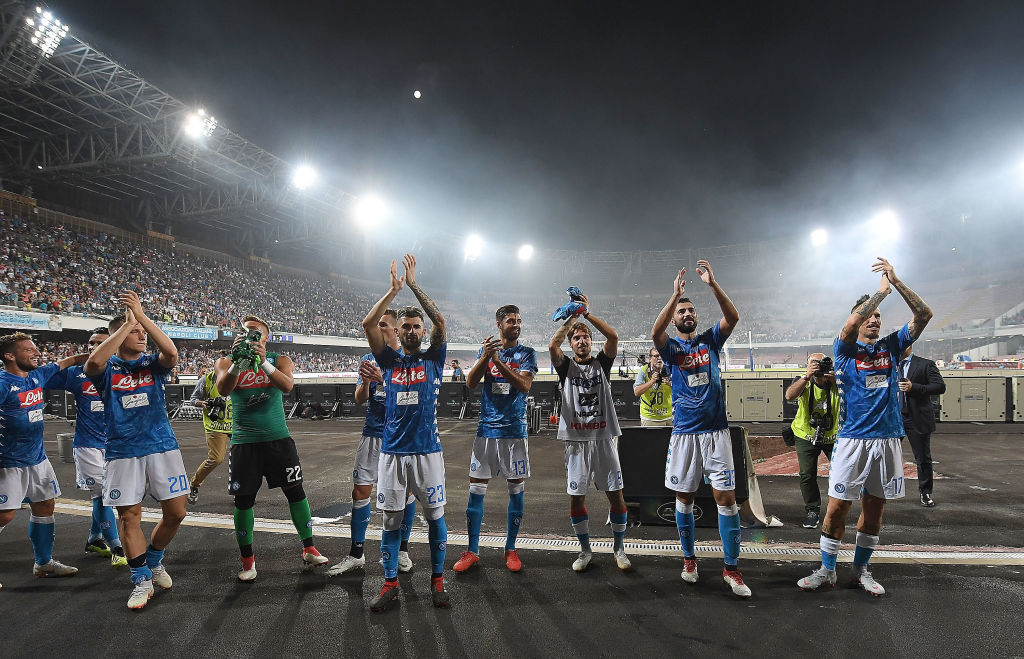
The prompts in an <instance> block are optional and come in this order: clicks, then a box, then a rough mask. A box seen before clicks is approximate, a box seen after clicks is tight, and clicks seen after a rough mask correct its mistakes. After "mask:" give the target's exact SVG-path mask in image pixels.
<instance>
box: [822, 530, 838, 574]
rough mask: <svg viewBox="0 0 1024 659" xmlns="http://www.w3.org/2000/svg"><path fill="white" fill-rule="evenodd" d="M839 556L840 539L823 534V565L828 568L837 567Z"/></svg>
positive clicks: (833, 569)
mask: <svg viewBox="0 0 1024 659" xmlns="http://www.w3.org/2000/svg"><path fill="white" fill-rule="evenodd" d="M838 558H839V541H838V540H836V539H835V538H830V537H828V536H827V535H822V536H821V566H822V567H823V568H825V569H827V570H832V571H833V572H834V571H835V569H836V559H838Z"/></svg>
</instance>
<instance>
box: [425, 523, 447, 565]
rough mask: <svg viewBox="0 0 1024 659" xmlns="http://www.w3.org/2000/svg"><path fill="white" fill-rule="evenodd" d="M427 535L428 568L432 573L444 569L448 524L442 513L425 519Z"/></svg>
mask: <svg viewBox="0 0 1024 659" xmlns="http://www.w3.org/2000/svg"><path fill="white" fill-rule="evenodd" d="M427 536H428V537H429V539H430V569H431V570H432V574H435V575H436V574H441V572H443V571H444V556H445V551H446V549H447V546H448V525H447V524H446V523H445V521H444V515H441V516H440V517H439V518H437V519H428V520H427Z"/></svg>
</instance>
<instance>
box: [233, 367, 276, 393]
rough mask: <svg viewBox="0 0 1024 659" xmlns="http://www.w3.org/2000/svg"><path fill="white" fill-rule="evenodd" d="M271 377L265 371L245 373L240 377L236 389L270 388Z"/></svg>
mask: <svg viewBox="0 0 1024 659" xmlns="http://www.w3.org/2000/svg"><path fill="white" fill-rule="evenodd" d="M269 386H270V376H269V375H267V374H266V373H264V372H263V371H260V372H258V373H257V372H256V371H253V370H249V371H243V372H242V374H241V375H239V376H238V384H236V385H235V389H256V388H257V387H269Z"/></svg>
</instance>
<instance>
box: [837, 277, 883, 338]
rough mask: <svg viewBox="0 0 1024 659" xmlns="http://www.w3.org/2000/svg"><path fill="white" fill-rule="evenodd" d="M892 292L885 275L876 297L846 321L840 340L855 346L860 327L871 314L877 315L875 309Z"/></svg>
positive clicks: (865, 303)
mask: <svg viewBox="0 0 1024 659" xmlns="http://www.w3.org/2000/svg"><path fill="white" fill-rule="evenodd" d="M891 292H892V288H891V287H890V286H889V279H888V277H886V276H885V275H884V274H883V275H882V281H881V283H879V284H878V291H876V292H875V294H874V295H872V296H871V297H869V298H868V299H867V300H865V301H864V303H863V304H861V305H860V306H858V307H857V308H856V309H854V310H853V313H851V314H850V317H849V318H847V319H846V324H845V325H843V329H842V330H841V331H840V332H839V340H840V341H842V342H843V343H845V344H846V345H853V344H854V343H856V342H857V335H858V333H859V332H860V326H861V325H863V324H864V323H865V322H867V320H868V318H870V317H871V314H873V313H875V309H877V308H878V305H880V304H881V303H882V300H884V299H885V298H886V296H887V295H889V293H891Z"/></svg>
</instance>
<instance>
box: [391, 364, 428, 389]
mask: <svg viewBox="0 0 1024 659" xmlns="http://www.w3.org/2000/svg"><path fill="white" fill-rule="evenodd" d="M426 381H427V369H426V368H424V367H423V366H422V365H420V366H409V367H407V368H396V369H395V370H394V371H392V372H391V384H397V385H399V386H401V387H409V386H412V385H414V384H419V383H421V382H426Z"/></svg>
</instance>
